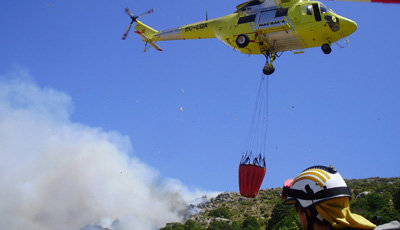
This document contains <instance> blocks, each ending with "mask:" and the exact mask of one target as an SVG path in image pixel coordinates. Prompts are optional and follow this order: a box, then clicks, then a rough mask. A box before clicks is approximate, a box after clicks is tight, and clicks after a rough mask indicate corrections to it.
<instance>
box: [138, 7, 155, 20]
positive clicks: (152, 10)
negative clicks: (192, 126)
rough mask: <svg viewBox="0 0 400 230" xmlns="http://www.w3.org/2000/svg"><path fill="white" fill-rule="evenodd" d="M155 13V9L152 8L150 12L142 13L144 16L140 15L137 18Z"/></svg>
mask: <svg viewBox="0 0 400 230" xmlns="http://www.w3.org/2000/svg"><path fill="white" fill-rule="evenodd" d="M153 12H154V8H151V9H150V10H148V11H146V12H144V13H142V14H139V15H138V16H137V17H138V18H140V17H143V16H145V15H148V14H151V13H153Z"/></svg>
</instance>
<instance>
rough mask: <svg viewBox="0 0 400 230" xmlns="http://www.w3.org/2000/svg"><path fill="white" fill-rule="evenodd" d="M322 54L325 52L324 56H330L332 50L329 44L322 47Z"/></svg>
mask: <svg viewBox="0 0 400 230" xmlns="http://www.w3.org/2000/svg"><path fill="white" fill-rule="evenodd" d="M321 49H322V52H324V54H330V53H331V52H332V48H331V46H330V45H329V44H327V43H325V44H323V45H322V46H321Z"/></svg>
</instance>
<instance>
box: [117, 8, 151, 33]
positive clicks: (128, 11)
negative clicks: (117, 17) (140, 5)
mask: <svg viewBox="0 0 400 230" xmlns="http://www.w3.org/2000/svg"><path fill="white" fill-rule="evenodd" d="M153 12H154V9H153V8H152V9H150V10H148V11H146V12H144V13H142V14H139V15H138V16H135V15H133V14H132V12H131V11H130V10H129V8H128V7H126V8H125V13H127V14H128V15H129V17H130V18H131V23H129V25H128V28H126V30H125V33H124V34H123V35H122V40H125V39H126V37H127V36H128V33H129V31H130V30H131V27H132V24H133V23H134V22H136V19H138V18H140V17H143V16H145V15H148V14H151V13H153Z"/></svg>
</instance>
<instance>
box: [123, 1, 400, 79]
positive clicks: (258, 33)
mask: <svg viewBox="0 0 400 230" xmlns="http://www.w3.org/2000/svg"><path fill="white" fill-rule="evenodd" d="M361 1H368V2H371V1H372V2H381V3H400V0H361ZM125 12H126V13H127V14H128V15H129V16H130V18H131V23H130V24H129V25H128V28H127V29H126V31H125V33H124V35H123V36H122V39H126V37H127V35H128V32H129V30H130V29H131V27H132V24H133V23H134V22H136V26H135V29H136V31H135V33H136V34H137V35H139V36H140V37H141V38H142V40H143V41H144V42H146V48H145V51H146V50H147V49H148V48H149V46H148V45H150V46H152V47H154V48H155V49H156V50H159V51H162V49H161V48H160V47H159V46H158V45H157V44H156V42H158V41H169V40H187V39H205V38H218V39H219V40H221V41H222V42H224V43H225V44H227V45H228V46H230V47H233V48H234V49H237V50H239V51H240V52H242V53H245V54H263V55H264V56H265V57H266V64H265V66H264V68H263V73H264V74H266V75H270V74H272V73H273V72H274V71H275V67H274V66H273V64H272V63H273V62H274V60H275V59H276V58H277V57H279V55H278V54H279V53H280V52H284V51H294V52H295V53H297V52H298V53H301V52H302V51H301V50H303V49H305V48H312V47H319V46H320V47H321V49H322V51H323V52H324V53H325V54H329V53H331V51H332V48H331V44H332V43H334V42H337V41H339V40H341V39H343V38H346V37H348V36H349V35H350V34H352V33H354V31H356V29H357V24H356V23H355V22H354V21H352V20H350V19H348V18H345V17H343V16H340V15H338V14H336V13H335V12H334V11H333V10H331V9H329V8H328V7H326V6H325V5H324V4H322V3H321V2H318V1H312V0H250V1H247V2H245V3H242V4H240V5H238V6H236V11H235V12H234V13H233V14H230V15H226V16H223V17H219V18H215V19H210V20H208V19H206V20H205V21H201V22H197V23H193V24H188V25H184V26H180V27H176V28H172V29H167V30H162V31H157V30H155V29H153V28H151V27H149V26H147V25H145V24H144V23H142V22H141V21H139V20H137V19H138V18H140V17H142V16H144V15H147V14H150V13H152V12H154V10H153V9H151V10H149V11H146V12H145V13H143V14H141V15H138V16H135V15H133V14H132V12H131V11H130V10H129V9H128V8H126V9H125Z"/></svg>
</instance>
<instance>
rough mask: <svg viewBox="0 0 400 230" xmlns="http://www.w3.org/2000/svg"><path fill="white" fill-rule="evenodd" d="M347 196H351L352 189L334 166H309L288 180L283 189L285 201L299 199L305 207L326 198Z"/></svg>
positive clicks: (292, 201) (293, 201) (291, 201)
mask: <svg viewBox="0 0 400 230" xmlns="http://www.w3.org/2000/svg"><path fill="white" fill-rule="evenodd" d="M346 196H347V197H351V190H350V188H349V187H347V185H346V182H345V181H344V180H343V178H342V176H341V175H340V174H339V173H338V172H337V171H336V169H335V168H333V167H332V166H330V167H326V166H313V167H310V168H307V169H306V170H304V171H303V172H302V173H300V174H299V175H298V176H297V177H295V178H294V179H288V180H286V181H285V185H284V187H283V189H282V198H283V199H285V203H287V204H290V203H295V201H296V200H297V202H298V203H299V204H300V205H301V206H302V207H303V208H307V207H309V206H311V205H313V204H316V203H318V202H321V201H324V200H328V199H332V198H336V197H346Z"/></svg>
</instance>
